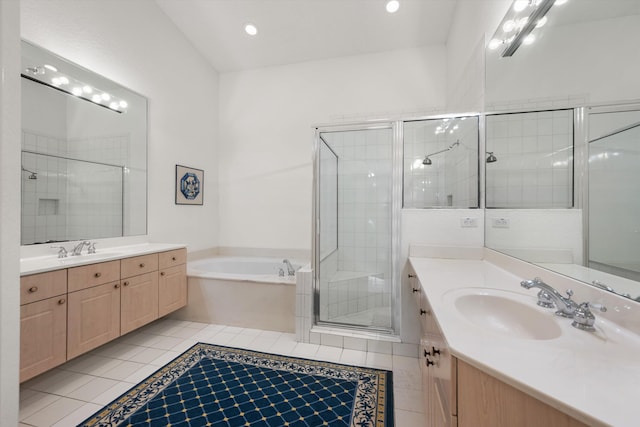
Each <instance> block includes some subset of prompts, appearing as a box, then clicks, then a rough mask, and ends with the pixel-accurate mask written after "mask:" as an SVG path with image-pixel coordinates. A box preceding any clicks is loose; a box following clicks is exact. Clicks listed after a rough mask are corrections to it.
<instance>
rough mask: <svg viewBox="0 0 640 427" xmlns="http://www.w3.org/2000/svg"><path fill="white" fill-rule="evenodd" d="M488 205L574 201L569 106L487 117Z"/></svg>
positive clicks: (528, 205)
mask: <svg viewBox="0 0 640 427" xmlns="http://www.w3.org/2000/svg"><path fill="white" fill-rule="evenodd" d="M486 120H487V121H486V132H487V141H486V146H487V151H492V152H493V153H494V155H495V156H496V158H497V159H498V160H497V161H496V162H494V163H487V172H486V174H487V176H486V199H487V200H486V205H487V207H489V208H570V207H572V206H573V111H572V110H556V111H541V112H533V113H516V114H497V115H491V116H487V119H486Z"/></svg>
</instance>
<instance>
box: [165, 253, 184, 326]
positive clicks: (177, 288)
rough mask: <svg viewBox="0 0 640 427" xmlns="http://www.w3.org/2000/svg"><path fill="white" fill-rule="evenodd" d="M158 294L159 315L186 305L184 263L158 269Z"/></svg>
mask: <svg viewBox="0 0 640 427" xmlns="http://www.w3.org/2000/svg"><path fill="white" fill-rule="evenodd" d="M158 296H159V313H158V314H159V315H160V317H162V316H164V315H165V314H169V313H171V312H172V311H175V310H177V309H179V308H181V307H184V306H185V305H187V266H186V265H185V264H182V265H178V266H176V267H171V268H167V269H163V270H161V271H160V282H159V292H158Z"/></svg>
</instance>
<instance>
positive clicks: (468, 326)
mask: <svg viewBox="0 0 640 427" xmlns="http://www.w3.org/2000/svg"><path fill="white" fill-rule="evenodd" d="M418 251H419V248H412V251H411V257H410V263H411V266H412V267H413V269H414V270H415V272H416V274H417V276H418V279H419V280H420V282H421V283H422V286H423V289H424V291H425V292H426V295H427V298H428V302H429V305H430V306H431V309H432V310H433V313H434V314H435V316H436V318H437V319H438V323H439V325H440V327H441V329H442V332H443V333H444V336H445V338H446V340H447V342H448V345H449V348H450V352H451V354H452V355H453V356H455V357H457V358H458V359H459V360H461V361H463V362H466V363H468V364H470V365H471V366H474V367H475V368H478V369H480V370H481V371H484V372H486V373H487V374H489V375H491V376H493V377H495V378H497V379H498V380H500V381H503V382H504V383H506V384H508V385H510V386H513V387H515V388H516V389H519V390H520V391H522V392H524V393H526V394H528V395H530V396H532V397H534V398H536V399H538V400H540V401H542V402H544V403H546V404H548V405H550V406H552V407H554V408H556V409H558V410H560V411H562V412H564V413H566V414H568V415H570V416H571V417H573V418H576V419H577V420H580V421H582V422H584V423H586V424H588V425H591V426H606V425H615V426H624V425H630V423H631V424H633V421H632V420H635V419H637V416H636V410H635V405H636V398H637V393H636V391H637V384H638V383H639V381H640V368H639V367H638V364H637V359H638V357H639V356H640V339H639V337H638V334H637V333H638V331H640V323H639V322H638V320H637V319H638V317H640V316H639V313H638V312H639V307H638V305H637V304H633V303H629V302H627V301H625V299H624V298H621V297H618V296H616V295H612V294H610V293H605V292H602V291H599V290H597V289H595V288H592V287H590V286H588V285H586V284H583V283H580V282H577V281H575V280H572V279H569V278H567V277H563V276H561V275H559V274H556V273H553V272H550V271H548V270H544V269H541V268H539V267H536V266H534V265H532V264H528V263H525V262H523V261H520V260H517V259H515V258H511V257H509V256H506V255H503V254H500V253H497V252H495V251H492V250H488V249H484V251H483V252H484V260H482V259H443V258H419V257H416V256H415V255H416V254H417V252H418ZM431 256H433V253H431ZM447 257H449V258H452V257H456V254H455V251H453V252H450V253H448V254H447ZM478 258H480V257H478ZM534 276H540V277H542V278H543V280H544V281H545V282H546V283H549V284H550V285H552V286H554V287H555V288H556V289H558V290H559V291H560V292H563V291H564V290H565V289H568V288H571V289H573V290H574V291H575V294H574V296H573V299H574V300H575V301H577V302H583V301H595V302H598V303H603V304H604V305H605V306H606V307H607V308H608V312H607V313H600V312H598V311H596V310H594V313H595V315H596V319H597V320H596V328H597V332H595V333H590V332H585V331H581V330H578V329H576V328H573V327H572V326H571V321H569V320H568V319H564V318H559V317H556V316H554V314H553V311H552V310H547V309H542V308H540V307H538V306H537V305H536V304H535V303H536V294H537V289H532V290H529V291H527V290H525V289H523V288H522V287H521V286H520V282H521V281H522V280H524V279H530V278H533V277H534ZM462 288H490V289H496V290H501V291H508V292H512V293H515V294H519V295H521V296H520V297H518V298H525V299H526V300H528V301H530V303H531V307H532V309H534V310H540V311H541V312H542V313H543V314H544V315H548V316H550V317H551V318H552V320H553V321H555V322H556V323H557V324H558V326H559V327H560V331H561V333H560V336H559V337H557V338H553V339H547V340H526V339H518V338H511V337H507V336H506V335H503V334H501V333H498V332H493V331H491V330H487V329H483V328H481V327H479V326H477V325H474V324H472V323H470V322H469V321H467V320H466V319H465V318H464V317H462V316H461V315H460V314H458V313H457V312H456V309H455V308H454V307H453V305H452V302H451V301H452V300H451V298H450V295H452V292H454V290H456V289H462ZM448 295H449V296H448Z"/></svg>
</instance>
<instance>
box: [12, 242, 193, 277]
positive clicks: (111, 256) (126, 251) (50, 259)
mask: <svg viewBox="0 0 640 427" xmlns="http://www.w3.org/2000/svg"><path fill="white" fill-rule="evenodd" d="M185 247H186V245H180V244H170V243H142V244H137V245H127V246H118V247H110V248H104V249H102V250H101V249H100V248H98V249H96V253H95V254H90V255H89V254H87V253H86V249H84V251H83V254H82V255H78V256H73V255H71V254H69V255H67V257H66V258H58V257H57V255H47V256H38V257H30V258H21V259H20V275H21V276H26V275H28V274H35V273H44V272H46V271H53V270H59V269H61V268H69V267H77V266H79V265H87V264H95V263H97V262H104V261H113V260H116V259H122V258H129V257H133V256H138V255H145V254H150V253H154V252H164V251H170V250H173V249H181V248H185Z"/></svg>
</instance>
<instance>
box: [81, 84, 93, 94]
mask: <svg viewBox="0 0 640 427" xmlns="http://www.w3.org/2000/svg"><path fill="white" fill-rule="evenodd" d="M82 91H83V92H84V93H92V92H93V88H92V87H91V86H89V85H85V86H83V87H82Z"/></svg>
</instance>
